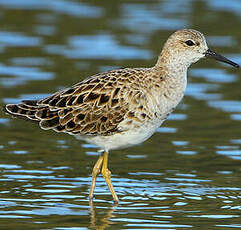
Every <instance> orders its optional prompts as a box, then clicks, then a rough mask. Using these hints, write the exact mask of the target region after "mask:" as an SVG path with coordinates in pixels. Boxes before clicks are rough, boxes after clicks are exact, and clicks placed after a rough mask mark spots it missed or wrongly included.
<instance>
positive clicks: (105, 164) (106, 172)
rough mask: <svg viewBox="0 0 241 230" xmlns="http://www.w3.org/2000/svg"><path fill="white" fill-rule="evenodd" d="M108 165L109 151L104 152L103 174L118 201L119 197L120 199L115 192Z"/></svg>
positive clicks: (115, 199)
mask: <svg viewBox="0 0 241 230" xmlns="http://www.w3.org/2000/svg"><path fill="white" fill-rule="evenodd" d="M107 165H108V152H104V154H103V165H102V169H101V174H102V176H103V177H104V178H105V181H106V183H107V185H108V187H109V189H110V191H111V194H112V196H113V199H114V201H115V202H118V201H119V199H118V197H117V195H116V193H115V190H114V187H113V185H112V183H111V180H110V175H111V172H110V170H109V169H108V167H107Z"/></svg>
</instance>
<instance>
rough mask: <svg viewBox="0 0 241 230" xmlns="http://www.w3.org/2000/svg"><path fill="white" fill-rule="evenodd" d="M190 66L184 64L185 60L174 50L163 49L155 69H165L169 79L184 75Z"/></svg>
mask: <svg viewBox="0 0 241 230" xmlns="http://www.w3.org/2000/svg"><path fill="white" fill-rule="evenodd" d="M189 66H190V64H187V63H186V60H185V58H183V57H182V56H180V55H179V54H178V53H176V52H175V50H170V49H163V50H162V52H161V54H160V56H159V57H158V60H157V63H156V65H155V68H156V69H158V68H160V69H165V70H166V72H168V76H170V77H178V76H183V75H186V72H187V69H188V67H189Z"/></svg>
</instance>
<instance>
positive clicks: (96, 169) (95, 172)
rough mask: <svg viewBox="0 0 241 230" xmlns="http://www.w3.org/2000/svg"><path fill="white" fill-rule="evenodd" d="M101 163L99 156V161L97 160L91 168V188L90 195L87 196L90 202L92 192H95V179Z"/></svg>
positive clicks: (101, 159) (101, 157)
mask: <svg viewBox="0 0 241 230" xmlns="http://www.w3.org/2000/svg"><path fill="white" fill-rule="evenodd" d="M102 162H103V156H102V155H101V156H100V157H99V159H98V160H97V162H96V163H95V166H94V168H93V171H92V182H91V187H90V194H89V198H90V200H92V199H93V194H94V190H95V183H96V178H97V176H98V175H99V173H100V167H101V165H102Z"/></svg>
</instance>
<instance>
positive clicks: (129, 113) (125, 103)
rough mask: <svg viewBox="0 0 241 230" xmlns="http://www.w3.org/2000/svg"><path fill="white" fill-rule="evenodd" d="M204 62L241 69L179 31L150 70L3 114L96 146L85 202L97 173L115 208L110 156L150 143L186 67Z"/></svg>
mask: <svg viewBox="0 0 241 230" xmlns="http://www.w3.org/2000/svg"><path fill="white" fill-rule="evenodd" d="M204 57H207V58H212V59H216V60H217V61H221V62H225V63H227V64H230V65H232V66H233V67H236V68H239V65H238V64H237V63H234V62H233V61H231V60H229V59H227V58H225V57H223V56H222V55H220V54H218V53H216V52H215V51H212V50H211V49H210V48H208V45H207V42H206V39H205V37H204V35H203V34H202V33H201V32H199V31H197V30H194V29H181V30H178V31H176V32H174V33H173V34H171V35H170V37H169V38H168V39H167V41H166V42H165V44H164V46H163V48H162V51H161V53H160V55H159V57H158V59H157V62H156V64H155V65H154V66H153V67H148V68H120V69H116V70H110V71H106V72H102V73H98V74H95V75H93V76H90V77H88V78H86V79H85V80H83V81H80V82H78V83H77V84H75V85H73V86H72V87H69V88H66V89H63V90H60V91H58V92H56V93H54V94H52V95H51V96H48V97H46V98H43V99H39V100H23V101H22V102H21V103H19V104H7V105H5V106H4V109H5V112H6V113H8V114H10V115H12V116H13V117H16V118H23V119H26V120H32V121H34V122H36V123H38V124H39V126H40V128H41V129H43V130H54V131H56V132H60V133H68V134H71V135H73V136H75V137H76V138H77V139H79V140H83V141H86V142H88V143H91V144H94V145H95V146H97V147H98V148H99V150H100V151H101V154H100V156H99V158H98V160H97V162H96V163H95V165H94V167H93V170H92V182H91V186H90V191H89V199H90V201H92V200H93V197H94V189H95V185H96V178H97V177H98V175H99V174H100V173H101V174H102V176H103V177H104V179H105V181H106V183H107V185H108V187H109V190H110V192H111V194H112V197H113V200H114V202H117V203H118V201H119V199H118V196H117V194H116V192H115V190H114V187H113V185H112V182H111V171H110V170H109V169H108V156H109V152H110V151H111V150H115V149H123V148H127V147H131V146H134V145H137V144H140V143H142V142H144V141H145V140H147V139H148V138H150V137H151V136H152V135H153V134H154V132H155V131H156V129H157V128H158V127H160V126H161V124H162V123H163V122H164V121H165V120H166V119H167V117H168V115H169V114H170V113H171V112H172V111H173V110H174V109H175V108H176V107H177V105H178V104H179V103H180V101H181V100H182V98H183V96H184V92H185V89H186V85H187V69H188V67H189V66H190V65H191V64H192V63H195V62H197V61H198V60H199V59H201V58H204Z"/></svg>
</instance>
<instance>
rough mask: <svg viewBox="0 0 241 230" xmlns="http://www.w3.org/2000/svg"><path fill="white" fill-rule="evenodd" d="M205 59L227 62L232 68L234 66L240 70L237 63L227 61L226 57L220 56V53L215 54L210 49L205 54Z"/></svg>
mask: <svg viewBox="0 0 241 230" xmlns="http://www.w3.org/2000/svg"><path fill="white" fill-rule="evenodd" d="M205 57H208V58H213V59H215V60H217V61H221V62H225V63H227V64H229V65H232V66H234V67H236V68H239V65H238V64H237V63H235V62H232V61H231V60H229V59H227V58H226V57H224V56H222V55H220V54H218V53H216V52H214V51H212V50H210V49H208V50H207V51H206V52H205Z"/></svg>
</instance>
